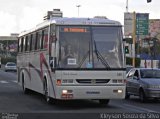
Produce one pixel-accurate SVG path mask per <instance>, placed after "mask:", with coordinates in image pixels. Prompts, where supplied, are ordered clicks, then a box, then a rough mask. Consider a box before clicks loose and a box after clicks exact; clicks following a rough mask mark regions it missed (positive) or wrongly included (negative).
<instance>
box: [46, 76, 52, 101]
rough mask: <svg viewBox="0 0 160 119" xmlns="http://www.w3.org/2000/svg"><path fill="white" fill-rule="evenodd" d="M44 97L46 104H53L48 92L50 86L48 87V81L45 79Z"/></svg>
mask: <svg viewBox="0 0 160 119" xmlns="http://www.w3.org/2000/svg"><path fill="white" fill-rule="evenodd" d="M44 96H45V100H46V102H47V103H49V104H50V103H51V102H52V100H51V98H50V97H49V92H48V86H47V80H46V79H44Z"/></svg>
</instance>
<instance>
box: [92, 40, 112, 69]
mask: <svg viewBox="0 0 160 119" xmlns="http://www.w3.org/2000/svg"><path fill="white" fill-rule="evenodd" d="M94 47H95V54H96V56H97V59H98V60H100V61H101V63H102V64H103V65H104V66H106V68H108V69H110V66H109V64H108V62H107V61H106V60H105V58H104V57H103V56H102V55H101V53H100V52H99V51H98V50H97V45H96V42H95V40H94Z"/></svg>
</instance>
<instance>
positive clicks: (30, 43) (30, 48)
mask: <svg viewBox="0 0 160 119" xmlns="http://www.w3.org/2000/svg"><path fill="white" fill-rule="evenodd" d="M32 37H33V36H32V34H31V35H30V38H29V39H30V42H29V51H31V50H32Z"/></svg>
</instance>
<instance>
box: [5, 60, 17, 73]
mask: <svg viewBox="0 0 160 119" xmlns="http://www.w3.org/2000/svg"><path fill="white" fill-rule="evenodd" d="M5 71H6V72H7V71H15V72H16V71H17V66H16V63H14V62H7V64H6V65H5Z"/></svg>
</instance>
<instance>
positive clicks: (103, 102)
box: [99, 99, 110, 105]
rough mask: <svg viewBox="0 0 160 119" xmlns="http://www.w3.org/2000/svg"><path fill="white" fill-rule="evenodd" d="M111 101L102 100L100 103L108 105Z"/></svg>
mask: <svg viewBox="0 0 160 119" xmlns="http://www.w3.org/2000/svg"><path fill="white" fill-rule="evenodd" d="M109 101H110V100H109V99H100V100H99V103H100V104H102V105H108V103H109Z"/></svg>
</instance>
